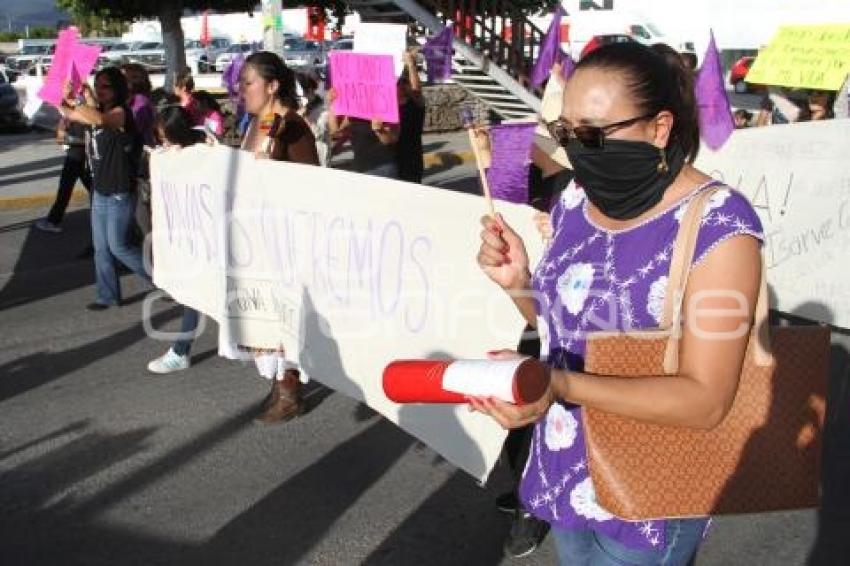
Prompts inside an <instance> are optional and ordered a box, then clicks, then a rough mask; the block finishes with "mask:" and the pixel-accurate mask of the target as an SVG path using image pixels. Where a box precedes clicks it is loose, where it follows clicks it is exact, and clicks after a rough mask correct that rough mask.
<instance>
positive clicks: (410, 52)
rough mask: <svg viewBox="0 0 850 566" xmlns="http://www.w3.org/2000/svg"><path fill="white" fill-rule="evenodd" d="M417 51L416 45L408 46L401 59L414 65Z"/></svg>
mask: <svg viewBox="0 0 850 566" xmlns="http://www.w3.org/2000/svg"><path fill="white" fill-rule="evenodd" d="M417 53H419V49H418V48H416V47H410V48H408V49H407V50H406V51H405V52H404V54H403V55H402V59H403V60H404V62H405V64H407V65H415V64H416V54H417Z"/></svg>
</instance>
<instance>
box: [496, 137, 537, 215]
mask: <svg viewBox="0 0 850 566" xmlns="http://www.w3.org/2000/svg"><path fill="white" fill-rule="evenodd" d="M535 129H537V124H536V123H520V124H502V125H499V126H493V127H492V128H490V147H491V152H492V156H493V157H492V160H491V164H490V168H489V169H488V170H487V181H488V182H489V183H490V193H491V195H492V196H493V198H497V199H500V200H506V201H508V202H515V203H518V204H528V168H529V165H530V164H531V160H530V153H531V144H532V143H534V130H535Z"/></svg>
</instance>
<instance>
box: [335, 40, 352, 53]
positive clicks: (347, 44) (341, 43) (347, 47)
mask: <svg viewBox="0 0 850 566" xmlns="http://www.w3.org/2000/svg"><path fill="white" fill-rule="evenodd" d="M331 49H332V50H334V51H351V50H352V49H354V38H351V37H341V38H339V39H337V40H336V41H335V42H333V45H332V46H331Z"/></svg>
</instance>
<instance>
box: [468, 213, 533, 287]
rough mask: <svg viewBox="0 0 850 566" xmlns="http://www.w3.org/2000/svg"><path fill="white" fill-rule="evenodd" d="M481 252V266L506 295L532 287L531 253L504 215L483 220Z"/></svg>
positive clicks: (479, 263) (479, 261) (479, 253)
mask: <svg viewBox="0 0 850 566" xmlns="http://www.w3.org/2000/svg"><path fill="white" fill-rule="evenodd" d="M481 225H482V226H483V227H484V229H483V230H482V231H481V248H480V249H479V251H478V265H479V266H480V267H481V270H482V271H484V273H486V274H487V276H488V277H489V278H490V279H492V280H493V281H494V282H495V283H496V284H497V285H499V286H500V287H502V289H505V290H507V291H517V290H524V289H526V288H528V286H529V283H530V278H531V276H530V273H529V270H528V252H527V251H526V250H525V244H524V243H523V241H522V238H520V237H519V235H518V234H517V233H516V232H514V230H513V228H511V227H510V226H508V224H507V223H506V222H505V220H504V218H502V215H501V214H498V213H497V214H496V218H493V217H492V216H484V217H483V218H481Z"/></svg>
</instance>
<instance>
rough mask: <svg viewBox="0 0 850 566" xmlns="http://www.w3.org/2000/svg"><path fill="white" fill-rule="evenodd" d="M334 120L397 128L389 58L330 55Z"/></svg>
mask: <svg viewBox="0 0 850 566" xmlns="http://www.w3.org/2000/svg"><path fill="white" fill-rule="evenodd" d="M330 67H331V83H332V84H333V88H334V89H335V90H336V100H334V103H333V109H334V112H335V113H336V114H337V116H349V117H352V118H363V119H364V120H373V119H377V120H382V121H384V122H387V123H390V124H398V90H397V88H396V74H395V66H394V63H393V57H392V55H368V54H365V53H352V52H348V51H332V52H331V53H330Z"/></svg>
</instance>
